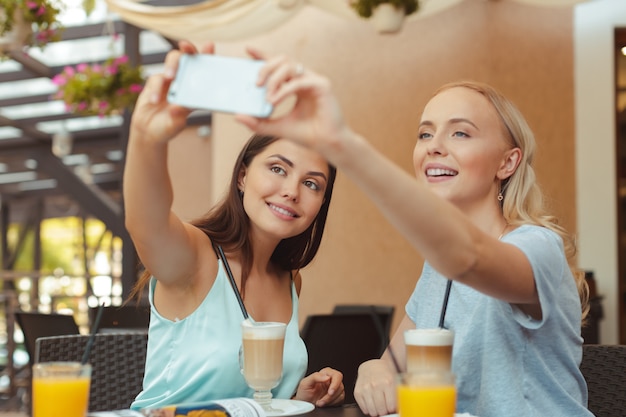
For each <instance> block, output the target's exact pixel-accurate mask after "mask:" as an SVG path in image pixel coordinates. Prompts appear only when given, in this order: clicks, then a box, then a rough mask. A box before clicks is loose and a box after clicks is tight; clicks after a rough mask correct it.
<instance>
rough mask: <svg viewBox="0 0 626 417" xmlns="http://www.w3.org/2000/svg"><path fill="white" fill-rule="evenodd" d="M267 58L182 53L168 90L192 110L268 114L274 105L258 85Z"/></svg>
mask: <svg viewBox="0 0 626 417" xmlns="http://www.w3.org/2000/svg"><path fill="white" fill-rule="evenodd" d="M263 64H264V61H259V60H253V59H246V58H235V57H225V56H219V55H211V54H194V55H188V54H185V55H182V56H181V57H180V61H179V63H178V71H177V73H176V76H175V78H174V80H173V81H172V84H171V85H170V88H169V91H168V93H167V100H168V101H169V102H170V103H173V104H178V105H180V106H184V107H187V108H190V109H204V110H211V111H217V112H225V113H239V114H248V115H251V116H255V117H268V116H269V115H270V114H271V113H272V110H273V107H272V105H271V104H270V103H268V102H267V100H266V99H265V87H264V86H263V87H259V86H257V85H256V80H257V77H258V74H259V70H260V69H261V67H262V66H263Z"/></svg>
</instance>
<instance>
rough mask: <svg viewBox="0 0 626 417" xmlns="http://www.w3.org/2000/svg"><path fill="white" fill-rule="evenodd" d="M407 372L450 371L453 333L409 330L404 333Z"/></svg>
mask: <svg viewBox="0 0 626 417" xmlns="http://www.w3.org/2000/svg"><path fill="white" fill-rule="evenodd" d="M404 343H405V344H406V366H407V371H408V372H417V371H423V370H440V371H448V372H449V371H451V370H452V345H453V343H454V333H453V332H452V331H450V330H447V329H441V328H434V329H411V330H407V331H406V332H404Z"/></svg>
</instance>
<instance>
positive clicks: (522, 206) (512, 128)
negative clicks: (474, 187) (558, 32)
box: [435, 81, 589, 320]
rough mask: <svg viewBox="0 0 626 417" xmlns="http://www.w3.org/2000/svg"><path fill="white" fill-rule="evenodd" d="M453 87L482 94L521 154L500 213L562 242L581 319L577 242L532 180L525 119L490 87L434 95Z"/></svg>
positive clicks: (583, 296)
mask: <svg viewBox="0 0 626 417" xmlns="http://www.w3.org/2000/svg"><path fill="white" fill-rule="evenodd" d="M455 87H464V88H468V89H470V90H473V91H476V92H477V93H480V94H482V95H483V96H484V97H485V98H486V99H487V100H488V101H489V102H490V103H491V105H492V106H493V107H494V108H495V110H496V112H497V113H498V116H499V117H500V120H501V121H502V123H503V125H504V127H505V128H506V131H507V133H508V136H509V140H510V142H511V145H512V146H513V147H517V148H519V149H520V150H521V151H522V152H521V153H522V159H521V161H520V164H519V166H518V167H517V169H516V170H515V172H514V173H513V175H511V176H510V177H509V178H507V179H506V180H503V181H502V184H501V191H502V195H503V197H504V199H503V200H502V213H503V215H504V218H505V219H506V221H507V223H508V224H510V225H512V226H520V225H522V224H534V225H538V226H543V227H546V228H548V229H550V230H552V231H554V232H555V233H557V234H558V235H559V236H560V237H561V239H562V240H563V246H564V249H565V256H566V257H567V261H568V263H569V266H570V269H571V271H572V275H573V276H574V280H575V282H576V287H577V288H578V295H579V296H580V302H581V306H582V318H583V320H584V318H585V317H586V316H587V313H588V312H589V286H588V285H587V281H586V280H585V274H584V271H582V270H580V269H579V268H577V267H576V266H575V264H574V261H575V255H576V242H575V238H574V236H573V235H572V234H570V233H569V232H568V231H567V230H565V229H564V228H563V227H562V226H560V225H559V224H558V219H557V218H556V217H555V216H553V215H550V214H549V213H548V212H547V211H546V209H545V206H544V203H543V193H542V192H541V189H540V187H539V184H538V183H537V181H536V178H535V170H534V169H533V166H532V164H533V157H534V155H535V148H536V144H535V135H534V134H533V132H532V130H531V129H530V126H528V123H527V122H526V119H525V118H524V116H523V115H522V114H521V113H520V111H519V110H518V109H517V107H515V105H514V104H513V103H512V102H511V101H510V100H508V99H507V98H506V97H504V96H503V95H502V94H500V93H499V92H498V91H497V90H495V89H494V88H493V87H491V86H489V85H487V84H483V83H479V82H474V81H460V82H453V83H449V84H446V85H444V86H442V87H441V88H439V90H438V91H437V92H436V93H435V94H438V93H439V92H441V91H444V90H448V89H450V88H455Z"/></svg>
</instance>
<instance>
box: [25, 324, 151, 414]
mask: <svg viewBox="0 0 626 417" xmlns="http://www.w3.org/2000/svg"><path fill="white" fill-rule="evenodd" d="M95 337H96V339H95V341H94V344H93V347H92V350H91V354H90V357H89V362H90V363H91V365H92V373H91V390H90V393H89V411H106V410H121V409H127V408H129V406H130V404H131V403H132V401H133V400H134V399H135V397H136V396H137V394H138V393H139V392H140V391H141V389H142V384H143V373H144V367H145V363H146V348H147V343H148V332H147V331H136V332H123V333H99V334H96V336H95ZM88 339H89V336H87V335H68V336H51V337H42V338H39V339H37V342H36V352H35V361H36V362H52V361H77V362H80V361H81V359H82V356H83V352H84V351H85V347H86V345H87V340H88Z"/></svg>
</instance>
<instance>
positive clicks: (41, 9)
mask: <svg viewBox="0 0 626 417" xmlns="http://www.w3.org/2000/svg"><path fill="white" fill-rule="evenodd" d="M45 13H46V7H45V6H44V5H43V4H42V5H41V6H39V9H37V13H35V14H36V15H37V16H41V15H43V14H45Z"/></svg>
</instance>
